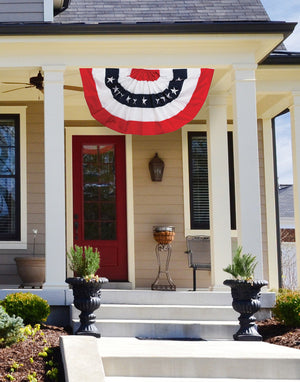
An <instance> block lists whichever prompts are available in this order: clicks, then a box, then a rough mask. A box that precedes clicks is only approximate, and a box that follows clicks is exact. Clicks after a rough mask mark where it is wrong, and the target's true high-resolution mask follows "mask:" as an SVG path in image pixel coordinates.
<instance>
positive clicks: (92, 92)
mask: <svg viewBox="0 0 300 382" xmlns="http://www.w3.org/2000/svg"><path fill="white" fill-rule="evenodd" d="M213 73H214V71H213V69H159V70H149V69H124V68H121V69H91V68H89V69H80V74H81V78H82V83H83V89H84V95H85V99H86V101H87V104H88V107H89V109H90V112H91V114H92V116H93V117H94V118H95V119H96V120H97V121H99V122H100V123H101V124H103V125H104V126H106V127H109V128H111V129H113V130H115V131H118V132H120V133H124V134H139V135H156V134H164V133H169V132H171V131H175V130H177V129H179V128H180V127H182V126H183V125H185V124H187V123H188V122H190V121H191V120H192V119H193V118H194V117H195V116H196V115H197V113H198V112H199V110H200V109H201V107H202V105H203V104H204V102H205V100H206V97H207V94H208V91H209V87H210V84H211V81H212V77H213Z"/></svg>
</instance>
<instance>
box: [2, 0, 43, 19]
mask: <svg viewBox="0 0 300 382" xmlns="http://www.w3.org/2000/svg"><path fill="white" fill-rule="evenodd" d="M43 21H44V1H43V0H0V22H43Z"/></svg>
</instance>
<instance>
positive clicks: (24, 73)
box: [0, 66, 300, 120]
mask: <svg viewBox="0 0 300 382" xmlns="http://www.w3.org/2000/svg"><path fill="white" fill-rule="evenodd" d="M40 69H41V67H39V66H32V67H19V68H17V67H15V68H2V69H1V68H0V93H1V102H12V103H20V102H21V103H26V102H32V101H43V99H44V96H43V93H42V92H41V91H39V90H37V89H36V88H34V87H31V88H28V87H27V88H26V86H27V85H26V83H28V82H29V78H30V77H32V76H36V75H37V74H38V72H39V70H40ZM274 69H276V70H274ZM64 79H65V85H70V86H76V87H82V83H81V78H80V73H79V67H74V66H72V67H71V66H67V67H66V70H65V74H64ZM256 79H257V113H258V118H271V117H274V116H275V115H277V114H278V113H280V112H281V111H283V110H284V109H285V108H287V107H289V106H290V102H291V101H290V99H291V97H290V96H291V92H293V91H300V71H299V68H298V67H295V66H294V67H290V66H285V67H284V66H281V67H278V66H277V67H276V68H274V67H271V66H259V67H258V70H257V72H256ZM3 82H20V83H24V85H22V84H4V83H3ZM231 86H232V75H231V67H230V66H227V67H222V68H216V69H215V74H214V78H213V81H212V85H211V90H210V93H213V92H214V93H216V92H224V91H225V92H227V94H228V119H232V97H231V91H230V89H231ZM13 89H17V90H15V91H10V90H13ZM6 91H9V92H8V93H6ZM64 96H65V99H64V102H65V118H66V119H72V120H76V119H77V120H80V119H92V118H91V116H90V113H89V111H88V108H87V106H86V102H85V99H84V94H83V92H81V91H71V90H65V91H64ZM74 106H81V107H80V109H79V110H77V109H76V108H74ZM206 112H207V109H206V105H204V107H203V108H202V110H201V111H200V113H199V114H198V116H197V117H196V119H202V118H205V116H206Z"/></svg>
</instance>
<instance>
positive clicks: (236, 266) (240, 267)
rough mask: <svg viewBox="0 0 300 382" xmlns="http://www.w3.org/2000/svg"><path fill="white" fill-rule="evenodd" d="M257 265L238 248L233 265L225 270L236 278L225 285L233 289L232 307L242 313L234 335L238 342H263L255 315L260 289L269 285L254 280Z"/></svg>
mask: <svg viewBox="0 0 300 382" xmlns="http://www.w3.org/2000/svg"><path fill="white" fill-rule="evenodd" d="M256 265H257V262H256V257H255V256H253V255H251V254H242V247H238V248H237V250H236V253H235V255H234V257H233V260H232V264H230V265H228V266H227V267H226V268H224V269H223V270H224V271H225V272H227V273H229V274H231V275H232V276H233V277H234V278H233V279H228V280H225V281H224V285H227V286H229V287H230V288H231V295H232V299H233V301H232V307H233V309H234V310H235V311H236V312H238V313H240V316H239V323H240V328H239V330H238V331H237V332H236V333H235V334H234V335H233V338H234V339H235V340H236V341H261V340H262V337H261V335H260V334H259V333H258V332H257V325H256V324H255V317H254V313H256V312H258V311H259V309H260V307H261V303H260V289H261V288H262V287H263V286H266V285H268V282H267V281H265V280H254V270H255V267H256Z"/></svg>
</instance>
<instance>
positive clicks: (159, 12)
mask: <svg viewBox="0 0 300 382" xmlns="http://www.w3.org/2000/svg"><path fill="white" fill-rule="evenodd" d="M268 20H269V17H268V14H267V13H266V11H265V9H264V7H263V5H262V3H261V1H260V0H184V1H183V0H163V1H161V0H71V2H70V4H69V8H68V9H66V10H65V11H64V12H62V13H60V14H58V15H57V16H56V17H55V18H54V22H56V23H85V24H96V23H97V24H98V23H125V24H127V23H151V22H160V23H164V22H165V23H173V22H176V21H177V22H193V21H195V22H196V21H197V22H205V21H268Z"/></svg>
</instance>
